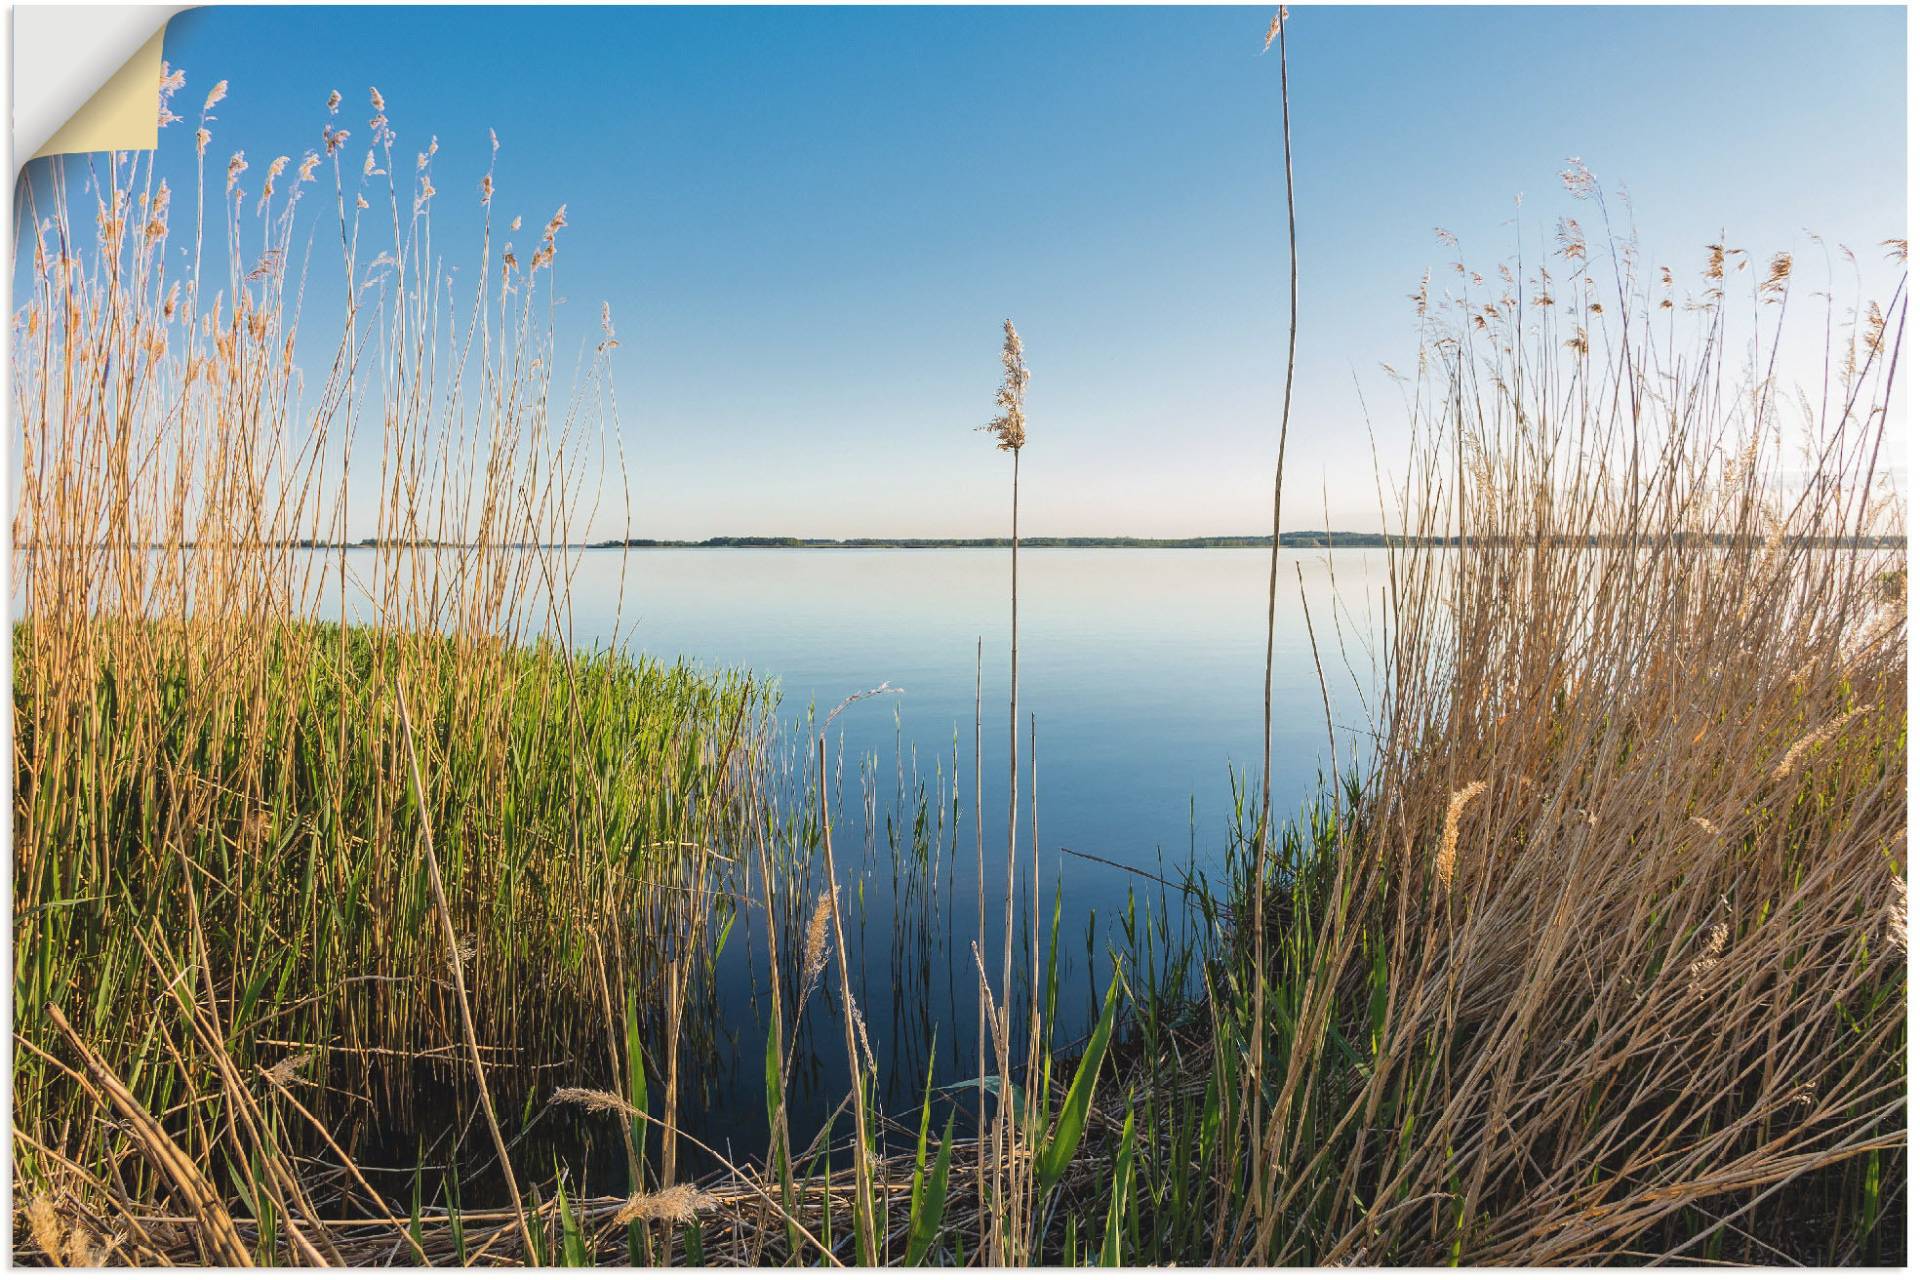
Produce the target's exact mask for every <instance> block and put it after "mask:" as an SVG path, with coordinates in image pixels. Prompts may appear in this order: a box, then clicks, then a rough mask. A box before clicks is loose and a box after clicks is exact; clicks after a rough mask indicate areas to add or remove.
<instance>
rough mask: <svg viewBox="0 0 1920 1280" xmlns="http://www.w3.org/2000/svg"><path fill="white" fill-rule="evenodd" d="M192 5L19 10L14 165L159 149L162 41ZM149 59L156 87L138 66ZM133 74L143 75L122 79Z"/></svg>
mask: <svg viewBox="0 0 1920 1280" xmlns="http://www.w3.org/2000/svg"><path fill="white" fill-rule="evenodd" d="M187 7H188V6H186V5H139V4H110V5H82V4H61V5H53V4H23V5H16V6H14V9H13V15H12V16H13V50H12V53H13V59H12V60H13V66H12V68H11V71H12V101H11V103H10V106H11V108H12V113H13V114H12V136H11V141H12V145H13V153H12V154H13V165H14V167H15V168H16V169H17V168H18V167H19V166H20V165H22V164H25V163H26V162H27V160H29V159H30V158H32V157H34V156H37V155H40V154H43V153H46V154H56V153H60V152H65V151H81V150H85V151H96V150H97V151H105V150H116V151H118V150H140V149H143V148H150V147H152V146H153V145H154V142H155V138H156V136H157V131H158V116H159V93H158V88H159V80H158V61H157V58H158V37H159V35H160V33H161V32H162V31H164V30H165V28H166V24H167V22H168V20H169V19H171V18H172V17H173V15H174V14H176V13H179V12H181V10H183V9H185V8H187ZM149 45H152V46H153V47H152V48H151V49H149V47H148V46H149ZM143 54H144V55H146V62H147V63H150V64H151V66H152V69H153V71H154V81H153V83H152V84H151V85H149V84H147V83H146V74H145V72H146V70H147V66H146V65H142V66H140V67H138V68H132V67H130V63H131V62H132V61H133V60H135V59H137V58H141V57H142V55H143ZM128 71H132V72H136V74H131V75H123V74H122V73H123V72H128ZM70 125H71V126H73V127H72V128H69V126H70ZM63 133H64V135H65V137H64V138H63V137H62V135H63ZM63 142H64V143H65V144H66V145H61V144H62V143H63ZM50 143H51V144H54V145H52V146H49V144H50Z"/></svg>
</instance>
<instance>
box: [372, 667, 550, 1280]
mask: <svg viewBox="0 0 1920 1280" xmlns="http://www.w3.org/2000/svg"><path fill="white" fill-rule="evenodd" d="M393 691H394V696H395V698H396V699H397V700H398V702H399V707H400V731H401V733H402V735H403V736H404V738H405V740H406V744H407V764H408V766H409V768H410V769H411V771H412V774H413V792H414V796H415V798H416V799H418V801H419V802H420V844H421V848H422V849H423V850H424V851H425V853H426V856H427V884H428V885H429V887H431V888H432V890H433V905H434V909H435V910H436V911H437V912H438V913H439V916H440V933H441V939H442V941H444V942H445V943H446V946H447V966H448V968H449V969H451V970H452V971H453V992H454V997H455V999H456V1000H457V1001H458V1003H459V1006H460V1025H461V1028H462V1029H463V1030H464V1031H465V1032H466V1037H467V1061H468V1065H470V1066H471V1067H472V1068H473V1082H474V1087H475V1088H476V1089H478V1090H479V1093H480V1109H481V1111H482V1113H483V1114H484V1115H485V1116H486V1120H487V1132H488V1134H490V1135H491V1136H492V1138H493V1150H494V1155H495V1156H496V1157H498V1159H499V1161H500V1173H501V1176H502V1177H504V1178H505V1179H506V1183H507V1198H508V1199H510V1200H511V1201H512V1202H513V1215H514V1219H515V1221H517V1222H518V1223H519V1225H520V1242H521V1244H522V1245H524V1246H525V1247H526V1250H527V1255H526V1256H527V1257H529V1258H531V1257H533V1256H534V1255H535V1251H534V1247H533V1231H532V1229H531V1228H530V1227H528V1225H527V1213H526V1206H525V1205H524V1204H523V1203H522V1201H521V1199H520V1183H519V1180H518V1179H517V1178H515V1177H514V1174H513V1161H512V1160H511V1159H510V1158H509V1157H508V1155H507V1142H506V1139H505V1138H504V1137H503V1136H502V1135H501V1133H500V1119H499V1117H498V1116H496V1115H495V1114H494V1111H493V1092H492V1090H490V1089H489V1088H488V1087H487V1067H486V1064H485V1063H484V1062H482V1061H481V1059H480V1037H479V1034H478V1033H477V1032H476V1031H475V1030H474V1027H473V1006H472V1005H471V1004H470V1003H469V1002H468V1000H467V975H466V966H465V965H464V964H462V963H461V959H460V939H459V937H458V935H457V934H455V932H454V928H453V912H452V911H451V910H450V909H449V908H448V907H447V891H446V887H445V886H444V885H443V884H442V883H441V881H440V859H439V858H438V857H437V856H435V854H434V852H433V824H432V822H431V821H430V820H429V818H428V816H427V815H428V812H429V809H428V804H427V784H426V779H425V778H423V777H422V776H421V773H420V753H419V750H418V749H417V748H416V747H415V746H414V742H413V717H412V716H411V715H410V714H409V713H408V711H407V691H406V688H405V686H403V685H401V684H400V683H399V682H398V681H396V682H395V684H394V690H393Z"/></svg>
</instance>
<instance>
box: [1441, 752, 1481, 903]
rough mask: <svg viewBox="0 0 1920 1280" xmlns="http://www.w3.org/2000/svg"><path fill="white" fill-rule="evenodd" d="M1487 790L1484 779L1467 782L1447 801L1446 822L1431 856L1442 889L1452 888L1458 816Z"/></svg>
mask: <svg viewBox="0 0 1920 1280" xmlns="http://www.w3.org/2000/svg"><path fill="white" fill-rule="evenodd" d="M1486 789H1487V782H1486V779H1484V778H1482V779H1480V780H1478V781H1475V782H1469V783H1468V784H1467V785H1466V786H1464V787H1461V788H1460V789H1459V790H1458V791H1455V792H1454V793H1453V795H1452V796H1450V797H1449V798H1448V800H1447V820H1446V822H1445V823H1444V824H1443V825H1442V826H1441V828H1440V848H1439V851H1438V852H1436V853H1435V854H1434V855H1433V870H1434V874H1435V875H1437V876H1439V877H1440V884H1441V885H1442V887H1444V888H1452V887H1453V871H1454V862H1455V860H1456V858H1457V856H1458V851H1459V848H1460V814H1461V812H1462V811H1463V810H1465V809H1466V807H1467V804H1468V803H1469V802H1470V801H1471V800H1472V799H1473V798H1474V797H1475V796H1477V795H1479V794H1480V793H1481V792H1482V791H1485V790H1486Z"/></svg>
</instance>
